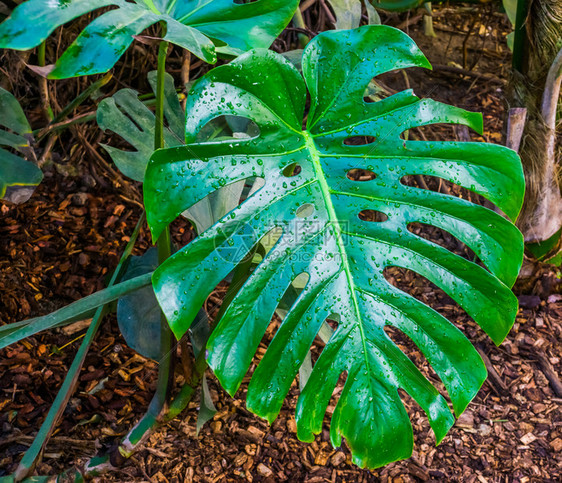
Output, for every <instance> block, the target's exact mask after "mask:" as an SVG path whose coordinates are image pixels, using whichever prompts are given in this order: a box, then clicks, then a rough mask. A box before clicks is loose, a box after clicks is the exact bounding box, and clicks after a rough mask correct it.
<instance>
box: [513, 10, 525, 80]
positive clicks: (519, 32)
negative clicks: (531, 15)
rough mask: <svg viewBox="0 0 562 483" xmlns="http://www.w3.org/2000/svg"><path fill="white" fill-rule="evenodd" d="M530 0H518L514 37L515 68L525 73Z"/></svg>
mask: <svg viewBox="0 0 562 483" xmlns="http://www.w3.org/2000/svg"><path fill="white" fill-rule="evenodd" d="M527 11H528V2H527V0H517V10H516V13H515V29H514V37H513V57H512V66H513V69H514V70H516V71H519V72H521V73H523V71H524V70H525V67H526V57H527V53H526V44H527V32H526V29H525V20H526V19H527Z"/></svg>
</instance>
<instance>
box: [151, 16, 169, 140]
mask: <svg viewBox="0 0 562 483" xmlns="http://www.w3.org/2000/svg"><path fill="white" fill-rule="evenodd" d="M162 29H163V32H162V36H164V35H166V31H165V30H166V28H165V26H164V25H163V26H162ZM168 45H169V44H168V42H166V41H164V40H162V41H161V42H160V45H159V46H158V71H157V77H156V112H155V115H156V120H155V124H154V149H155V150H156V149H160V148H163V147H164V80H165V75H166V55H167V53H168Z"/></svg>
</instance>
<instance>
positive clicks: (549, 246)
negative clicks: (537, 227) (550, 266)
mask: <svg viewBox="0 0 562 483" xmlns="http://www.w3.org/2000/svg"><path fill="white" fill-rule="evenodd" d="M561 238H562V228H561V229H560V230H558V231H557V232H556V233H555V234H554V235H552V236H551V237H550V238H548V239H547V240H544V241H541V242H536V243H527V244H526V245H525V247H526V248H527V250H529V252H531V254H532V255H533V256H534V257H535V258H536V259H537V260H544V259H545V258H549V257H552V255H553V252H554V251H555V250H556V249H557V248H559V247H560V240H561Z"/></svg>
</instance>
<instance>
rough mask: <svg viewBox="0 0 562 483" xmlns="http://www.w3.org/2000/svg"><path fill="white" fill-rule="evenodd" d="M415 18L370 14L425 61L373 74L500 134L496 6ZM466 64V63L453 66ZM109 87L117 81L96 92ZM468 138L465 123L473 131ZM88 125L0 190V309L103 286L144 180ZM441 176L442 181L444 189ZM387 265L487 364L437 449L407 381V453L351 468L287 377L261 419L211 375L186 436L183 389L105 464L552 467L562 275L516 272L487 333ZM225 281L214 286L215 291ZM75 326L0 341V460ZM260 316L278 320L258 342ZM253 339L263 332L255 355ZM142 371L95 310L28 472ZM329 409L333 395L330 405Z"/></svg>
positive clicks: (34, 307) (108, 422)
mask: <svg viewBox="0 0 562 483" xmlns="http://www.w3.org/2000/svg"><path fill="white" fill-rule="evenodd" d="M321 4H322V2H317V3H316V4H315V5H313V6H312V7H311V8H310V9H309V11H307V13H306V14H305V21H306V23H307V25H308V26H309V27H310V29H311V30H312V31H318V30H320V29H324V28H326V27H325V25H326V22H327V20H326V13H325V11H324V10H323V9H322V7H321ZM418 17H419V14H418V13H416V12H413V13H410V14H400V15H397V14H395V15H390V16H388V17H385V16H383V19H384V20H385V21H386V22H388V23H390V24H392V25H402V27H403V28H404V29H407V30H408V31H409V33H410V34H411V35H413V36H414V38H415V39H416V40H417V41H418V43H419V45H420V46H421V47H422V50H424V52H426V54H427V55H428V57H429V58H430V60H431V61H432V63H433V64H434V65H436V66H437V67H436V68H435V70H434V71H433V72H431V73H430V72H427V71H421V70H411V71H408V76H407V77H405V76H403V75H402V74H401V73H396V74H389V75H387V76H385V77H384V78H383V79H381V80H382V81H383V82H384V83H385V85H387V86H389V87H390V88H391V89H394V90H401V89H404V88H405V87H407V85H408V84H410V85H411V86H412V87H414V88H415V90H416V93H417V94H418V95H427V96H430V97H433V98H436V99H438V100H441V101H444V102H449V103H452V104H455V105H458V106H461V107H464V108H467V109H471V110H480V111H483V112H484V124H485V133H484V136H483V137H484V139H486V140H487V141H492V142H500V141H501V131H502V126H503V113H504V109H505V101H504V96H505V86H506V75H507V73H508V69H509V62H510V55H509V52H508V51H507V49H506V48H505V41H504V37H505V34H506V33H507V31H508V27H507V24H506V22H505V19H504V17H502V16H499V15H498V14H495V13H493V11H492V10H491V7H490V6H484V7H469V8H465V9H463V10H462V11H460V13H459V12H458V11H457V10H455V9H452V8H442V9H438V10H436V18H435V31H436V33H437V36H438V37H437V38H435V39H432V38H428V37H425V36H423V34H422V33H421V32H420V28H421V18H418ZM416 18H417V20H416ZM466 39H468V40H466ZM295 40H296V38H295V32H294V31H290V30H289V31H288V32H286V33H285V35H284V36H283V37H282V39H281V40H280V41H278V42H276V44H275V46H276V48H277V49H278V50H287V49H288V48H290V47H291V46H293V47H294V43H295ZM465 40H466V42H465ZM146 48H147V49H148V47H146ZM136 49H137V50H135V51H132V53H130V54H128V55H130V56H131V58H132V60H131V59H129V60H130V63H131V64H132V65H134V68H133V69H132V70H131V72H130V75H128V76H127V77H126V78H127V79H128V81H129V82H134V83H135V84H134V87H136V88H138V89H140V90H143V89H144V91H146V90H147V88H146V83H145V81H144V80H143V79H142V75H143V72H146V71H147V70H148V68H149V67H150V62H151V61H153V60H154V58H153V56H152V57H151V55H150V52H148V53H147V51H145V50H143V49H145V47H144V46H137V47H136ZM180 61H181V59H174V57H173V56H172V62H171V67H172V69H171V70H172V71H173V72H174V73H176V74H177V72H179V65H180ZM174 62H175V63H174ZM451 62H454V64H451ZM154 65H155V64H154V63H153V64H152V67H151V68H153V67H154ZM174 69H176V70H175V71H174ZM200 69H201V67H200V66H197V67H194V69H193V71H192V74H193V75H198V74H199V73H200ZM451 69H452V70H453V71H451ZM464 70H466V71H469V73H466V75H464V76H463V75H461V73H462V72H463V71H464ZM479 72H485V73H489V72H493V73H494V76H493V77H490V76H488V77H486V78H483V77H481V76H480V75H479V74H478V73H479ZM17 75H19V76H20V77H21V80H22V83H20V84H19V87H18V88H17V89H16V90H18V91H19V94H20V97H22V96H25V95H26V94H28V93H29V92H34V91H33V88H34V85H33V83H32V82H30V79H31V80H33V77H31V76H30V74H28V73H27V72H25V71H22V72H18V74H17ZM121 78H125V76H121ZM25 81H27V83H26V82H25ZM83 82H84V81H83V80H79V81H77V80H72V81H63V83H61V85H62V86H63V88H64V89H66V90H67V91H69V92H72V91H73V89H75V90H78V89H80V88H83ZM121 87H123V85H122V84H119V83H117V82H115V83H113V84H111V85H110V87H109V88H108V91H107V92H109V89H113V90H115V89H117V88H121ZM63 88H61V89H63ZM60 92H64V91H63V90H61V91H56V92H53V93H52V94H53V96H52V97H53V98H54V99H55V100H56V99H57V97H56V96H57V95H59V97H60V104H62V105H64V104H65V102H63V99H64V95H63V94H60ZM57 93H58V94H57ZM35 95H36V94H35ZM68 95H71V94H68ZM37 105H38V103H35V104H34V103H33V102H30V103H29V105H28V106H26V109H27V111H28V112H29V113H30V117H31V118H32V119H35V122H36V123H40V122H41V119H40V117H41V115H40V110H38V108H37ZM86 109H92V106H89V107H88V106H86V107H84V112H86ZM80 112H81V113H82V111H80ZM412 134H413V135H418V136H422V135H427V136H435V137H437V138H440V139H441V138H444V137H445V136H449V137H450V136H457V137H462V136H466V133H463V132H459V131H458V130H455V131H453V130H451V129H449V128H447V129H445V128H443V129H433V130H432V131H428V130H424V131H423V133H421V132H417V133H415V132H414V133H412ZM472 138H473V139H479V137H476V136H475V135H473V136H472ZM100 141H107V137H106V136H105V135H103V134H102V133H100V132H99V130H98V129H97V128H96V127H95V126H94V125H93V124H86V125H77V126H75V127H74V128H72V130H70V131H69V132H67V133H66V134H63V135H62V137H61V138H60V140H59V141H58V142H57V143H56V144H55V146H54V149H53V156H52V158H51V159H52V162H51V163H49V164H48V165H47V166H46V168H45V173H46V174H45V180H44V182H43V183H42V184H41V185H40V187H39V188H38V190H37V191H36V193H35V195H34V196H33V198H32V199H31V200H30V201H29V202H28V203H26V204H25V205H23V206H19V207H14V206H12V205H9V204H0V267H1V270H0V293H1V294H2V303H1V304H0V324H4V323H9V322H14V321H17V320H22V319H24V318H28V317H33V316H36V315H41V314H45V313H48V312H50V311H51V310H54V309H56V308H59V307H61V306H63V305H66V304H67V303H69V302H71V301H73V300H76V299H78V298H80V297H82V296H85V295H88V294H90V293H92V292H94V291H96V290H99V289H100V288H102V287H103V286H104V283H105V281H106V278H107V276H108V275H109V274H110V271H111V270H112V269H113V268H114V267H115V265H116V263H117V261H118V258H119V256H120V253H121V251H122V249H123V247H124V246H125V244H126V242H127V241H128V236H129V234H130V233H131V231H132V229H133V227H134V225H135V223H136V221H137V219H138V217H139V216H140V213H141V205H140V201H141V196H140V190H139V187H138V185H137V184H135V183H131V182H129V181H127V180H126V179H124V178H123V177H121V176H120V175H119V174H118V173H116V171H115V169H114V168H112V167H111V165H110V163H108V162H106V158H105V155H104V154H102V155H101V156H100V155H99V154H95V153H98V152H99V150H97V144H98V143H99V142H100ZM430 187H432V188H436V187H433V186H430ZM447 189H449V190H452V191H454V192H455V190H456V189H457V188H456V187H454V186H448V188H447ZM432 235H433V236H434V237H437V241H438V242H439V243H442V244H444V245H446V246H451V243H453V245H452V248H453V249H455V250H457V251H460V252H463V251H464V247H462V246H455V245H454V243H455V241H454V240H452V239H451V237H447V235H446V234H444V233H443V232H440V231H433V232H432ZM190 236H191V233H190V231H189V229H188V228H187V226H186V224H185V223H183V224H182V223H179V224H177V225H176V226H175V238H176V242H177V243H178V244H184V243H186V242H187V241H188V240H189V238H190ZM148 246H149V237H148V234H147V232H146V231H143V232H142V234H141V236H140V238H139V241H138V243H137V247H138V253H142V251H143V250H145V249H146V248H147V247H148ZM466 254H467V255H468V256H470V253H466ZM391 276H392V278H393V283H395V284H396V285H397V286H399V287H400V288H403V289H404V290H406V291H408V292H409V293H411V294H412V295H414V296H416V297H418V298H419V299H421V300H422V301H424V302H426V303H428V304H429V305H431V306H432V307H434V308H436V309H437V310H439V311H440V312H441V313H442V314H444V315H445V316H447V317H448V318H449V319H450V320H452V321H453V322H454V323H455V324H457V325H458V326H459V327H462V329H463V330H464V331H465V333H466V334H467V335H468V336H469V338H470V339H471V340H472V341H473V342H474V343H475V344H476V346H477V348H478V349H479V350H480V351H481V353H482V354H483V355H484V357H485V359H487V364H488V367H489V370H490V378H489V379H488V381H487V382H486V383H485V384H484V386H483V387H482V389H481V391H480V392H479V394H478V396H477V397H476V398H475V400H474V401H473V403H472V404H471V405H470V406H469V408H468V410H467V411H466V412H465V413H464V414H463V416H462V417H461V418H460V419H459V421H458V422H457V424H456V425H455V427H454V428H453V429H452V430H451V431H450V433H449V435H448V436H447V437H446V438H445V439H444V441H443V442H442V443H441V444H440V445H439V446H438V447H435V442H434V437H433V435H432V433H431V431H430V429H429V424H428V422H427V420H426V418H425V415H424V414H423V413H422V411H421V410H420V408H419V407H418V406H417V405H416V404H415V403H414V402H413V401H412V400H411V399H409V398H408V397H407V396H405V395H404V401H405V404H406V406H407V407H408V410H409V413H410V415H411V418H412V424H413V426H414V431H415V451H414V455H413V457H412V458H410V459H409V460H407V461H403V462H398V463H394V464H391V465H388V466H386V467H385V468H382V469H378V470H375V471H367V470H361V469H359V468H357V467H355V466H353V465H352V464H351V459H350V455H349V451H348V450H347V449H346V447H345V445H344V446H343V447H342V448H337V449H333V448H332V447H331V446H330V443H329V438H328V421H329V418H327V419H326V425H325V428H324V431H323V433H322V434H321V435H319V436H318V437H317V438H316V441H315V442H314V443H312V444H306V443H301V442H299V441H298V440H297V438H296V434H295V421H294V407H295V403H296V398H297V396H298V384H297V383H296V382H295V384H294V385H293V388H292V390H291V393H290V396H289V397H288V399H287V401H286V403H285V405H284V406H283V409H282V412H281V414H280V416H279V418H278V419H277V420H276V421H275V422H274V424H273V425H272V426H271V427H270V426H269V425H268V424H267V423H266V422H264V421H263V420H261V419H259V418H257V417H256V416H254V415H252V414H251V413H249V412H248V411H247V410H246V409H245V405H244V391H245V387H246V385H244V386H243V388H242V389H241V390H240V391H239V394H238V395H237V397H236V398H235V399H232V398H230V397H229V396H227V395H226V394H225V393H224V392H223V391H222V390H221V389H220V387H219V386H218V385H217V383H216V382H215V380H214V379H213V378H212V377H210V387H211V395H212V397H213V400H214V401H215V405H216V407H217V409H218V413H217V414H216V415H215V417H214V418H213V420H212V421H211V422H209V423H207V424H206V425H205V426H204V427H203V429H202V430H201V433H200V434H199V435H197V434H196V431H195V428H196V420H197V407H198V405H199V401H198V399H196V400H194V401H193V402H192V403H191V404H190V406H189V408H188V409H187V410H186V411H185V412H184V413H183V414H182V415H181V416H180V417H179V418H177V419H176V420H174V421H173V422H171V423H169V424H168V425H166V426H165V427H163V428H162V429H161V430H159V431H158V432H156V433H155V434H154V435H153V436H152V437H151V439H150V441H149V442H148V443H147V445H146V447H145V448H144V449H143V450H141V451H140V452H138V453H137V454H136V455H135V456H134V457H133V458H132V459H131V460H130V462H129V463H127V465H126V466H125V467H124V468H123V469H122V470H121V471H118V472H114V473H112V474H110V475H107V476H104V477H103V478H101V480H102V481H197V482H198V481H205V482H207V481H208V482H211V481H238V480H249V481H307V482H324V481H334V482H335V481H348V482H361V481H392V482H407V481H463V482H471V483H472V482H475V481H480V482H485V481H489V482H504V481H510V482H511V481H515V482H521V483H525V482H533V481H537V482H538V481H552V482H554V481H561V480H562V470H561V466H562V413H561V410H560V408H561V403H562V394H560V392H558V393H557V392H556V391H557V390H558V391H559V390H560V388H558V389H557V383H558V384H559V379H557V378H558V377H559V374H560V372H561V369H562V363H561V358H562V348H561V343H560V341H561V340H562V296H561V295H560V292H561V287H560V284H559V281H560V274H559V273H557V272H556V270H551V269H549V268H546V267H541V268H540V269H539V270H538V272H537V273H536V276H535V277H534V278H533V279H532V280H531V281H530V282H527V283H525V284H521V286H520V287H519V288H518V293H519V298H520V303H521V309H520V311H519V314H518V316H517V320H516V323H515V326H514V328H513V330H512V331H511V333H510V334H509V336H508V338H507V339H506V341H505V342H504V343H503V344H502V346H500V347H499V348H496V347H495V346H494V345H493V344H492V343H491V342H490V341H489V339H488V338H487V337H486V336H485V335H484V334H483V333H482V331H481V330H480V329H478V328H477V327H476V325H475V324H474V323H473V322H472V321H471V320H470V319H469V318H468V316H467V315H466V314H465V313H464V312H463V311H462V310H461V309H459V308H458V307H457V306H456V304H455V303H454V302H453V301H452V300H451V299H450V298H449V297H448V296H447V295H445V294H444V293H443V292H441V291H440V290H439V289H437V288H436V287H435V286H433V285H432V284H430V283H429V282H428V281H427V280H425V279H423V278H422V277H419V276H417V275H415V274H412V273H411V272H407V271H399V270H395V271H393V272H392V273H391ZM222 294H223V292H221V291H220V290H219V291H217V292H216V293H215V294H214V295H213V297H215V298H214V300H216V297H218V298H219V299H220V296H221V295H222ZM211 315H213V314H211ZM84 328H85V326H84V324H82V325H81V324H75V325H73V326H70V327H69V328H65V329H61V330H56V331H51V332H48V333H44V334H40V335H38V336H36V337H33V338H30V339H28V340H26V341H24V342H22V343H21V344H16V345H14V346H12V347H10V348H8V349H6V350H4V351H3V352H2V353H1V358H0V366H1V369H0V428H1V430H0V476H2V475H5V474H9V472H11V471H13V469H14V467H15V465H16V464H17V461H18V460H19V458H20V456H21V454H22V452H23V451H25V449H26V448H27V447H28V446H29V444H30V443H31V440H32V436H33V435H34V433H35V431H36V430H37V429H38V427H39V425H40V422H41V421H42V418H43V417H44V415H45V414H46V412H47V410H48V408H49V406H50V403H51V402H52V401H53V399H54V397H55V396H56V390H57V387H58V386H59V385H60V384H61V382H62V380H63V378H64V376H65V374H66V369H67V368H68V366H69V365H70V363H71V361H72V357H73V355H74V353H75V351H76V349H77V347H78V345H79V344H80V336H82V335H83V333H84ZM274 331H275V323H274V324H272V326H271V328H270V330H269V331H268V335H267V336H266V338H265V339H266V340H265V341H264V342H267V339H268V338H271V336H272V335H273V333H274ZM397 340H398V343H399V345H400V347H401V348H403V349H404V350H405V351H406V352H407V353H408V354H409V355H410V357H411V358H412V359H413V361H414V362H415V363H416V365H418V367H421V368H422V370H423V371H424V373H425V374H427V376H428V377H429V379H430V380H431V381H432V382H434V383H435V384H436V385H439V381H438V380H437V378H436V376H435V375H434V374H433V373H432V372H431V371H430V369H429V367H428V366H427V362H426V361H425V359H424V358H423V356H422V355H421V353H420V352H419V351H417V349H416V348H415V347H414V346H413V345H412V344H411V343H408V341H407V340H403V339H402V338H398V339H397ZM264 349H265V345H263V346H262V347H261V348H260V350H261V353H263V350H264ZM258 353H260V352H258ZM256 362H258V360H256ZM155 375H156V364H155V363H154V362H152V361H149V360H146V359H144V358H142V357H140V356H139V355H137V354H135V353H134V351H132V350H131V349H129V348H128V347H127V346H126V344H125V342H124V340H123V339H122V337H121V336H120V334H119V330H118V328H117V325H116V323H115V318H114V317H108V318H107V320H106V322H105V323H104V325H103V327H102V329H101V332H100V334H99V336H98V337H97V339H96V341H95V342H94V345H93V347H92V350H91V351H90V353H89V356H88V358H87V359H86V363H85V365H84V369H83V371H82V374H81V376H80V381H79V387H78V389H77V391H76V393H75V395H74V396H73V398H72V399H71V401H70V403H69V405H68V408H67V410H66V412H65V414H64V418H63V420H62V422H61V424H60V425H59V427H58V429H57V432H56V433H55V435H54V437H53V438H52V439H51V442H50V443H49V445H48V446H47V451H46V454H45V457H44V460H43V462H42V463H41V464H40V466H39V468H38V472H39V474H56V473H58V472H60V471H62V470H63V469H66V468H68V467H70V466H71V465H72V464H73V463H75V462H77V461H79V460H84V459H86V458H87V457H90V456H92V455H94V454H95V453H96V452H98V451H101V450H104V449H108V448H109V447H110V446H111V445H112V444H113V443H114V441H115V440H116V438H118V437H119V436H120V435H123V434H124V433H126V432H127V430H128V429H130V427H131V426H132V424H133V423H134V422H135V421H136V420H137V419H138V418H139V417H140V415H141V414H142V412H143V411H144V409H145V408H146V406H147V404H148V401H149V400H150V397H151V395H152V391H153V389H154V383H155ZM249 375H250V374H249ZM249 375H248V377H247V380H249ZM557 381H558V382H557ZM246 382H247V381H246ZM339 390H341V387H340V389H339ZM336 392H337V391H336ZM332 410H333V406H330V408H329V410H328V415H330V413H331V411H332Z"/></svg>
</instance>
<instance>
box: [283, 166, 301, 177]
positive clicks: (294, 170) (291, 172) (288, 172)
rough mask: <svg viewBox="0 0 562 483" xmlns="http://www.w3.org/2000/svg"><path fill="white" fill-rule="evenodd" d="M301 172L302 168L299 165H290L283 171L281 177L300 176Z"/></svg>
mask: <svg viewBox="0 0 562 483" xmlns="http://www.w3.org/2000/svg"><path fill="white" fill-rule="evenodd" d="M301 171H302V166H301V165H300V164H298V163H291V164H289V166H287V167H285V168H284V169H283V176H286V177H287V178H292V177H293V176H296V175H297V174H300V173H301Z"/></svg>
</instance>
